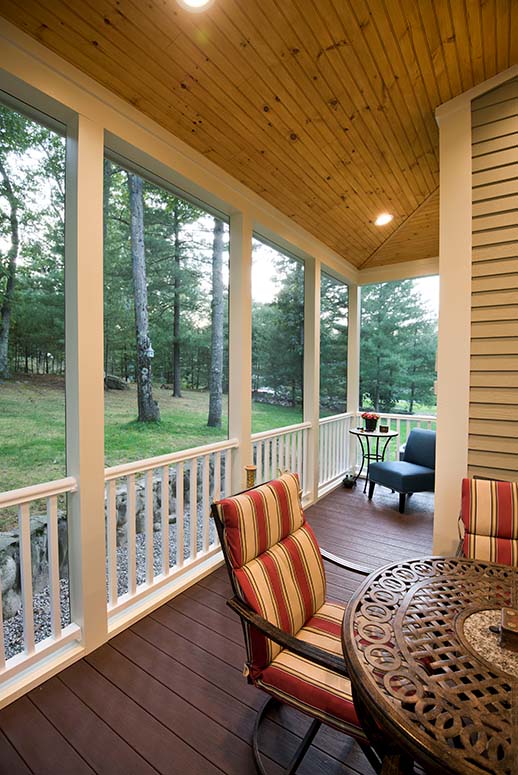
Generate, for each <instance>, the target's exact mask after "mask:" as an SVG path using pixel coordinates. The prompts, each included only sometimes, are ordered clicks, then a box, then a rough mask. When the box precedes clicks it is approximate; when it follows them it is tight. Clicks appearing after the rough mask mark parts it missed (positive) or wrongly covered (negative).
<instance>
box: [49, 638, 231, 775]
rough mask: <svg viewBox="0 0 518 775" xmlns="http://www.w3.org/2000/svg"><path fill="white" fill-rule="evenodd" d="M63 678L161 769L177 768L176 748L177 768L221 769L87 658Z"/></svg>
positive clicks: (198, 772)
mask: <svg viewBox="0 0 518 775" xmlns="http://www.w3.org/2000/svg"><path fill="white" fill-rule="evenodd" d="M101 648H105V647H104V646H103V647H101ZM94 653H95V652H94ZM128 677H129V676H128ZM61 678H62V680H63V681H64V683H65V684H66V685H67V686H69V687H70V688H71V689H72V690H73V691H74V692H75V693H76V694H77V695H78V696H79V697H81V699H82V700H83V702H84V703H85V704H86V705H88V706H89V707H90V708H91V709H92V710H94V711H95V712H96V713H97V714H98V715H100V716H102V717H103V719H104V720H105V721H106V723H107V724H109V725H110V726H111V728H112V729H113V730H115V731H116V732H117V733H118V734H119V735H120V736H121V737H123V738H124V739H125V740H128V741H131V744H132V746H133V747H134V748H135V750H136V751H138V753H139V754H140V755H141V756H142V757H143V758H144V759H145V760H146V761H147V762H148V763H149V764H151V765H152V766H153V767H155V769H157V770H158V772H160V773H172V772H174V771H175V770H174V769H172V767H171V762H172V755H171V754H172V752H173V751H174V761H175V766H176V767H177V770H176V771H177V772H180V771H186V772H189V773H190V775H204V773H210V774H212V775H213V774H214V773H219V772H221V770H220V769H219V768H216V767H215V766H214V765H213V764H211V763H210V762H209V761H207V759H205V757H203V756H202V755H201V754H200V753H198V752H197V751H196V750H195V749H193V748H192V747H191V746H189V745H187V744H186V743H184V741H183V740H182V739H181V738H180V737H179V736H178V735H176V734H174V733H173V732H171V731H170V730H169V729H168V728H167V727H166V726H165V725H164V724H162V723H161V722H160V721H158V720H157V719H155V718H154V717H153V716H152V715H151V714H150V713H148V712H147V711H146V710H144V709H143V708H142V707H141V706H140V705H139V704H138V703H137V702H135V701H134V700H133V699H132V698H131V697H129V696H128V694H127V692H125V691H123V690H121V689H119V688H118V687H117V686H116V685H115V684H114V683H113V682H112V681H110V680H108V679H107V678H105V677H104V676H103V675H101V673H99V672H98V671H97V670H96V669H95V668H94V667H92V666H91V665H90V664H89V663H87V662H86V660H84V659H83V660H81V661H80V662H77V663H76V664H75V665H72V667H69V668H67V669H66V670H65V671H64V672H63V673H62V674H61Z"/></svg>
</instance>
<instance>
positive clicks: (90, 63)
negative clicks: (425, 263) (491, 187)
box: [0, 0, 518, 268]
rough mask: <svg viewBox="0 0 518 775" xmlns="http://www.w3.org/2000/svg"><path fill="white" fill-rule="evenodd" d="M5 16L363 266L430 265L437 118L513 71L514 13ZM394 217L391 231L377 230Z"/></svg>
mask: <svg viewBox="0 0 518 775" xmlns="http://www.w3.org/2000/svg"><path fill="white" fill-rule="evenodd" d="M0 14H2V15H3V16H5V17H6V18H7V19H8V20H9V21H11V22H13V23H14V24H15V25H17V26H18V27H20V28H21V29H22V30H24V31H25V32H27V33H28V34H29V35H31V36H33V37H34V38H36V39H37V40H38V41H40V42H41V43H43V44H44V45H45V46H47V47H48V48H50V49H52V51H54V52H56V53H57V54H59V55H61V56H62V57H63V58H64V59H66V60H68V61H69V62H71V63H72V64H73V65H75V66H76V67H78V68H79V69H80V70H82V71H83V72H84V73H86V74H88V75H89V76H91V77H92V78H94V79H96V80H97V81H98V82H99V83H101V84H103V85H104V86H106V87H108V88H109V89H111V90H112V91H113V92H115V93H116V94H117V95H119V96H120V97H122V98H124V99H125V100H127V101H128V102H130V103H131V104H132V105H134V106H135V107H137V108H138V109H139V110H141V111H142V112H143V113H145V114H146V115H147V116H149V117H150V118H152V119H154V120H155V121H157V122H158V123H159V124H161V125H162V126H163V127H164V128H166V129H168V130H170V131H171V132H173V133H174V134H175V135H177V136H178V137H180V138H181V139H182V140H184V141H185V142H187V143H188V144H189V145H190V146H192V147H193V148H195V149H196V150H197V151H200V152H201V153H202V154H203V155H204V156H206V157H207V158H208V159H211V160H212V161H213V162H215V163H216V164H218V165H219V166H220V167H222V168H223V169H224V170H226V171H227V172H229V173H230V174H232V175H233V176H234V177H236V178H237V179H238V180H240V181H241V182H243V183H244V184H246V185H247V186H249V187H250V188H251V189H252V190H254V191H255V192H256V193H258V194H260V195H261V196H262V197H264V199H266V200H267V201H268V202H270V203H271V204H272V205H274V206H275V207H277V208H278V209H279V210H281V211H282V212H284V213H285V214H286V215H288V216H289V217H290V218H293V220H295V221H296V222H297V223H299V224H300V225H301V226H303V227H304V228H305V229H307V230H308V231H309V232H311V233H312V234H313V235H315V236H316V237H318V238H319V239H320V240H322V242H324V243H325V244H327V245H329V246H330V247H331V248H333V249H334V250H336V251H337V252H338V253H339V254H340V255H342V256H343V257H344V258H346V259H347V260H348V261H350V262H351V263H352V264H354V265H355V266H357V267H360V268H361V267H366V266H376V265H385V264H390V263H394V262H399V261H412V260H416V259H422V258H427V257H431V256H436V255H437V254H438V251H439V246H438V243H439V206H438V200H439V197H438V185H439V172H438V169H439V158H438V156H439V154H438V129H437V125H436V122H435V118H434V110H435V108H436V107H437V106H438V105H440V104H441V103H442V102H445V101H446V100H449V99H451V98H452V97H455V96H456V95H458V94H460V93H462V92H463V91H465V90H466V89H469V88H471V87H472V86H474V85H476V84H478V83H480V82H482V81H484V80H485V79H487V78H490V77H491V76H493V75H495V74H496V73H498V72H500V71H501V70H504V69H506V68H507V67H509V66H511V65H512V64H516V63H517V61H518V0H215V2H214V4H213V5H212V6H211V7H210V9H209V10H207V11H205V12H203V13H198V14H192V13H189V12H187V11H185V10H184V9H182V8H181V7H179V6H178V4H177V3H176V0H142V1H141V0H73V1H70V2H65V0H23V2H20V0H1V2H0ZM382 211H389V212H391V213H393V214H394V220H393V222H392V223H391V224H389V225H388V226H384V227H382V228H378V227H376V226H375V225H374V223H373V222H374V219H375V218H376V216H377V215H378V214H379V213H380V212H382Z"/></svg>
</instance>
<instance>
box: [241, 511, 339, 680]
mask: <svg viewBox="0 0 518 775" xmlns="http://www.w3.org/2000/svg"><path fill="white" fill-rule="evenodd" d="M234 574H235V578H236V581H237V583H238V585H239V587H240V589H241V591H242V594H243V597H244V599H245V600H246V602H247V603H248V605H249V606H250V607H251V608H253V610H254V611H255V612H256V613H258V614H260V615H261V616H262V617H263V618H264V619H266V620H267V621H269V622H270V623H271V624H274V625H275V626H277V627H279V628H280V629H282V630H284V632H287V633H289V634H290V635H295V634H297V633H298V632H299V631H300V629H301V627H303V625H304V624H305V623H306V622H307V621H308V620H310V619H311V617H312V616H313V615H314V614H315V612H316V611H318V609H319V608H321V606H322V605H323V603H324V600H325V587H326V581H325V575H324V566H323V564H322V558H321V555H320V550H319V548H318V544H317V542H316V539H315V536H314V535H313V531H312V530H311V528H310V527H309V525H308V524H307V523H306V524H304V526H303V527H301V528H299V529H298V530H296V531H295V532H294V533H292V535H289V536H288V537H287V538H285V539H284V540H283V541H279V543H277V544H275V546H272V547H271V548H270V549H268V550H267V551H266V552H263V554H261V555H260V556H259V557H256V558H254V559H252V560H250V562H248V563H247V564H246V565H243V567H242V568H236V569H235V570H234ZM249 646H250V654H249V658H250V662H251V664H250V672H251V675H252V677H253V678H255V677H256V676H257V675H258V674H259V673H260V671H261V670H262V669H263V668H264V667H266V665H268V664H270V662H271V661H272V659H273V658H274V657H275V656H276V655H277V654H278V653H279V651H280V650H281V647H280V646H278V645H277V644H276V643H273V641H271V640H269V639H268V638H266V637H265V636H264V635H262V634H261V633H260V632H259V631H258V630H256V629H255V628H253V627H252V628H250V632H249Z"/></svg>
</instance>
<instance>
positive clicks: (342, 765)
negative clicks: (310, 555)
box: [0, 488, 433, 775]
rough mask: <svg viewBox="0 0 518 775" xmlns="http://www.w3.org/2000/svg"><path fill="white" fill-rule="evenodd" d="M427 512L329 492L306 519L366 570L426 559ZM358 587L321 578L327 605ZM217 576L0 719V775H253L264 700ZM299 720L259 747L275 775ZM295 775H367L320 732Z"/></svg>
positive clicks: (278, 722) (388, 500)
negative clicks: (253, 742) (248, 671)
mask: <svg viewBox="0 0 518 775" xmlns="http://www.w3.org/2000/svg"><path fill="white" fill-rule="evenodd" d="M432 508H433V500H432V498H431V496H424V495H420V496H413V497H412V499H411V500H410V504H409V508H408V514H406V515H404V516H402V515H400V514H399V513H398V511H397V496H396V495H389V494H387V495H382V494H381V493H380V494H379V495H378V494H376V495H375V498H374V500H373V502H372V503H370V504H369V502H368V501H367V498H366V496H364V495H363V493H362V492H361V489H360V488H358V489H357V490H354V491H344V490H342V489H340V490H337V491H335V492H334V493H332V494H331V495H329V496H328V497H327V498H325V499H324V500H322V501H321V502H320V503H318V504H317V505H316V506H314V507H313V508H311V509H309V510H308V518H309V520H310V522H311V524H312V526H313V527H314V529H315V531H316V534H317V536H318V538H319V540H320V542H321V544H322V546H323V547H324V548H326V549H328V550H330V551H332V552H333V553H335V554H340V555H341V556H343V557H345V558H348V559H351V560H355V561H357V562H361V563H362V564H365V565H369V566H371V567H372V568H375V567H378V566H380V565H382V564H384V563H387V562H391V561H395V560H398V559H401V558H404V557H410V556H417V555H424V554H429V553H430V551H431V535H432V514H431V510H432ZM359 580H360V578H359V577H358V576H354V575H353V574H351V573H344V572H339V571H337V570H336V569H329V573H328V583H329V597H331V598H334V599H339V600H343V601H346V600H347V599H348V598H349V597H350V595H351V593H352V592H353V590H354V589H355V587H356V586H357V584H358V583H359ZM229 591H230V590H229V584H228V581H227V578H226V573H225V570H224V569H220V570H218V571H216V572H215V573H213V574H212V575H211V576H209V577H207V578H206V579H204V580H203V581H201V582H199V583H198V584H196V586H194V587H192V588H191V589H189V590H188V591H186V592H184V593H183V594H181V595H179V596H178V597H176V598H174V599H173V600H171V601H170V602H169V603H167V604H166V605H164V606H162V607H161V608H159V609H158V610H157V611H155V612H154V613H152V614H151V615H149V616H147V617H146V618H145V619H142V620H141V621H140V622H138V623H137V624H135V625H134V626H133V627H131V628H130V629H129V630H126V631H125V632H124V633H122V634H121V635H118V636H117V637H115V638H113V640H111V641H110V642H109V643H108V644H106V645H105V646H102V647H101V648H100V649H98V650H97V651H95V652H94V653H93V654H91V655H90V656H88V657H86V658H85V659H82V660H81V661H80V662H78V663H76V664H75V665H73V666H72V667H69V668H68V669H67V670H64V671H63V672H62V673H60V674H59V676H57V677H55V678H52V679H51V680H49V681H47V682H46V683H45V684H43V685H42V686H40V687H38V688H37V689H35V690H33V691H32V692H30V693H29V694H27V695H26V696H25V697H22V698H21V699H20V700H17V701H16V702H14V703H12V704H11V705H10V706H8V707H7V708H4V709H3V710H2V711H1V712H0V773H9V775H16V774H17V773H29V772H33V773H40V774H41V775H69V774H70V775H76V774H77V775H79V774H80V773H92V772H96V773H106V775H115V773H121V775H141V774H142V775H144V773H152V772H155V773H156V772H159V773H175V774H176V773H178V775H180V774H182V775H183V773H186V775H202V774H203V775H210V774H211V773H221V772H223V773H232V775H248V773H251V774H253V773H254V772H255V769H254V765H253V760H252V755H251V750H250V744H249V741H250V737H251V733H252V726H253V723H254V719H255V715H256V710H257V708H258V707H259V706H260V704H261V703H262V702H263V700H264V695H263V694H262V693H261V692H260V691H258V690H257V689H254V688H253V687H251V686H248V685H247V683H246V681H245V679H244V678H243V677H242V675H241V666H242V664H243V657H244V649H243V644H242V635H241V630H240V625H239V622H238V621H237V619H236V617H235V616H234V614H233V612H232V611H230V610H229V609H228V608H227V607H226V606H225V600H226V598H227V597H228V596H229ZM306 728H307V720H305V719H304V718H303V717H302V716H301V715H299V714H297V713H295V712H293V711H291V710H286V709H284V710H282V711H279V712H277V713H276V714H275V715H273V716H272V717H271V718H270V719H269V720H268V721H267V724H266V727H265V729H264V735H263V742H262V747H263V750H264V751H265V752H266V753H267V755H268V757H269V760H270V761H269V764H270V772H271V773H272V775H274V774H275V775H279V773H280V772H281V767H282V766H283V765H286V763H287V761H288V760H289V757H290V755H291V754H292V752H293V751H294V749H295V747H296V745H297V744H298V742H299V740H300V738H301V736H302V735H303V733H304V731H305V729H306ZM299 772H300V773H301V775H309V773H326V775H335V773H336V774H338V773H348V774H349V775H355V773H361V774H362V775H372V773H373V771H372V769H371V768H370V766H369V765H368V763H367V761H366V759H365V757H364V756H363V754H362V753H361V751H360V749H359V748H358V746H357V745H356V744H355V743H353V742H352V741H351V740H350V739H349V738H347V737H345V736H343V735H340V734H339V733H336V732H334V731H332V730H329V729H323V728H322V729H321V730H320V731H319V733H318V735H317V737H316V738H315V742H314V744H313V745H312V746H311V748H310V750H309V752H308V754H307V755H306V757H305V759H304V761H303V763H302V765H301V766H300V768H299Z"/></svg>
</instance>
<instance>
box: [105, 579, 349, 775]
mask: <svg viewBox="0 0 518 775" xmlns="http://www.w3.org/2000/svg"><path fill="white" fill-rule="evenodd" d="M227 583H228V582H227ZM227 593H228V594H229V593H230V589H228V590H227ZM131 631H132V632H134V633H136V634H138V635H140V636H141V637H142V638H143V639H144V640H146V641H147V642H148V643H149V644H151V645H152V646H153V647H154V648H155V649H158V650H160V651H161V652H163V653H164V654H165V655H167V656H169V657H171V658H172V659H174V660H175V661H178V660H179V661H180V662H181V663H182V664H183V665H185V666H188V667H189V668H190V670H191V671H193V672H194V673H195V674H196V676H198V677H201V678H203V679H205V681H206V682H209V683H210V684H213V685H214V686H216V687H219V688H220V689H221V690H222V692H224V693H225V694H226V695H227V702H231V701H232V698H234V699H235V700H237V701H238V702H239V703H240V704H243V705H245V706H247V707H248V708H250V709H251V711H253V714H254V718H255V713H256V711H257V709H258V708H259V707H260V705H261V704H262V703H263V702H264V697H263V695H262V693H261V692H258V691H257V689H255V688H254V687H252V686H250V685H249V684H248V683H247V682H246V681H245V680H244V678H243V675H242V672H241V669H240V668H241V664H242V663H244V659H245V653H244V649H243V654H242V660H241V662H240V663H238V664H237V665H235V666H232V667H231V666H230V665H227V664H225V663H223V662H221V660H219V658H216V657H214V656H213V655H211V654H209V653H207V652H206V651H203V650H202V649H200V648H199V647H198V646H196V645H195V644H193V643H192V642H190V641H187V640H185V639H184V638H182V637H181V636H179V635H176V634H175V636H174V637H171V631H170V630H168V629H167V628H166V627H164V626H163V625H160V624H159V623H158V622H156V621H153V620H152V619H151V618H150V617H146V619H143V620H142V621H141V622H137V624H135V625H133V627H132V628H131ZM123 635H125V634H122V635H121V636H117V638H115V639H114V641H112V644H113V645H114V646H115V648H118V646H117V643H118V642H119V638H122V637H123ZM164 664H165V663H164ZM157 677H158V676H157ZM184 696H185V697H186V695H184ZM226 712H227V711H225V713H226ZM272 720H273V721H274V723H281V722H282V726H285V727H286V728H288V729H290V730H291V731H292V732H293V733H294V734H296V735H298V736H302V735H303V734H304V733H305V731H306V729H307V726H308V723H307V720H306V719H305V718H304V717H303V716H302V715H301V714H284V715H281V714H276V715H275V716H274V717H273V719H272ZM248 739H249V738H248ZM315 745H316V747H317V748H320V749H322V750H324V751H325V752H326V753H328V754H332V755H333V756H334V757H335V758H338V757H340V755H341V753H342V749H343V748H344V739H343V736H342V735H340V734H339V733H335V732H334V731H333V730H324V729H322V730H321V731H320V732H319V735H318V738H317V740H316V741H315ZM349 760H350V761H349ZM363 760H364V756H363V753H362V752H361V751H360V749H359V748H358V746H356V747H355V746H351V750H350V754H349V757H348V764H349V765H350V766H354V767H356V769H358V766H360V767H361V766H363ZM360 771H361V772H362V770H361V769H360Z"/></svg>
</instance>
